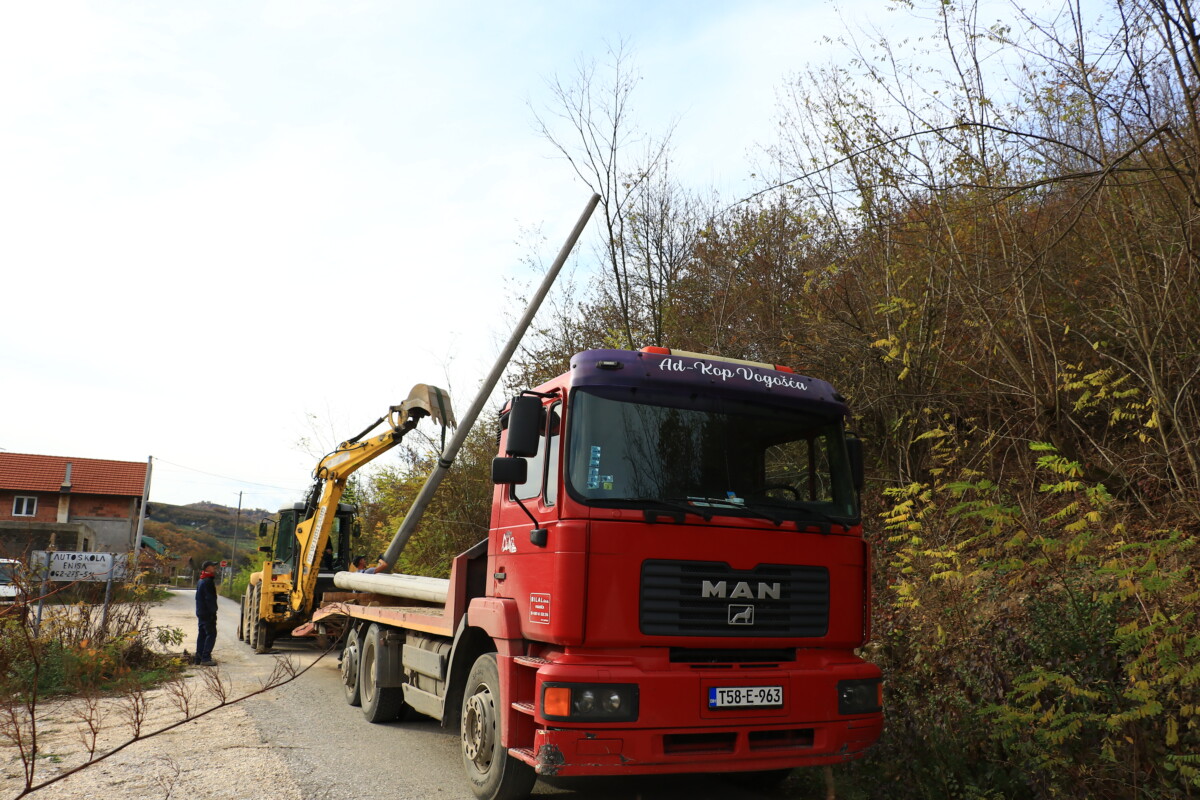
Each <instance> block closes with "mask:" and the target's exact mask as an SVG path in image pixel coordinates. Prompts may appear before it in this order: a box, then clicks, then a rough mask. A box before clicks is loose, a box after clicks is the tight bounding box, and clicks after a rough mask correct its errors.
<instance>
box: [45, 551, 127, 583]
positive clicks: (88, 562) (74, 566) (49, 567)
mask: <svg viewBox="0 0 1200 800" xmlns="http://www.w3.org/2000/svg"><path fill="white" fill-rule="evenodd" d="M47 556H49V559H48V561H47ZM127 561H128V559H127V557H126V556H125V554H123V553H122V554H116V553H72V552H65V551H61V550H60V551H55V552H53V553H46V552H45V551H42V550H38V551H36V552H34V554H33V559H32V561H31V562H30V563H31V564H34V565H37V566H38V567H41V568H42V569H45V570H46V580H48V581H72V582H73V581H107V580H108V578H109V574H110V573H111V574H112V578H113V580H123V579H124V578H125V571H126V565H127Z"/></svg>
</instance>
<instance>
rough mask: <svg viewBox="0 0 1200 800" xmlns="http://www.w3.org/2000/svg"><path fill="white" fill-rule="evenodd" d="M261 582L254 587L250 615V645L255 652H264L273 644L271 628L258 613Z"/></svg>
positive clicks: (260, 598)
mask: <svg viewBox="0 0 1200 800" xmlns="http://www.w3.org/2000/svg"><path fill="white" fill-rule="evenodd" d="M261 601H262V584H261V583H260V584H259V585H258V586H255V587H254V603H253V608H252V610H251V615H250V646H251V647H253V648H254V652H256V653H266V652H269V651H270V649H271V645H272V644H274V638H275V637H273V636H272V635H271V629H270V628H268V627H267V624H266V623H265V622H263V618H262V617H261V616H260V615H259V609H260V608H261V607H262V605H261Z"/></svg>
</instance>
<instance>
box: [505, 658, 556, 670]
mask: <svg viewBox="0 0 1200 800" xmlns="http://www.w3.org/2000/svg"><path fill="white" fill-rule="evenodd" d="M513 661H514V662H516V663H517V664H520V665H521V666H522V667H533V668H534V669H537V668H538V667H542V666H545V665H546V664H553V663H554V662H553V661H547V660H546V659H544V658H538V657H537V656H517V657H516V658H514V659H513Z"/></svg>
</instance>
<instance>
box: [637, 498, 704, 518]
mask: <svg viewBox="0 0 1200 800" xmlns="http://www.w3.org/2000/svg"><path fill="white" fill-rule="evenodd" d="M621 501H622V502H625V503H644V504H646V505H653V506H656V507H658V508H665V509H670V511H671V512H674V513H671V514H670V516H671V517H672V518H673V519H675V521H676V522H680V523H682V522H683V520H684V517H685V516H686V515H687V514H695V515H696V516H697V517H700V518H701V519H702V520H704V521H705V522H708V521H709V520H711V519H712V518H713V515H712V512H711V511H703V510H701V509H698V508H696V507H695V506H692V505H689V504H688V503H684V502H680V501H678V500H665V499H663V498H661V497H623V498H621ZM675 513H678V514H679V516H678V517H676V516H675ZM644 515H645V517H646V522H654V521H656V520H657V518H658V516H657V515H656V514H655V513H654V511H653V509H649V508H647V509H645V512H644Z"/></svg>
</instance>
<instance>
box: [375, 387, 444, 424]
mask: <svg viewBox="0 0 1200 800" xmlns="http://www.w3.org/2000/svg"><path fill="white" fill-rule="evenodd" d="M417 408H419V409H422V410H423V411H425V413H426V414H428V415H429V416H430V417H432V418H433V421H434V422H436V423H438V424H439V425H444V426H447V427H450V428H453V427H455V426H457V424H458V422H457V421H456V420H455V419H454V409H452V408H451V407H450V395H449V394H448V393H447V392H445V391H444V390H442V389H439V388H438V387H436V386H429V385H427V384H424V383H418V384H417V385H416V386H414V387H413V388H412V391H411V392H409V393H408V399H407V400H405V401H404V402H403V403H401V404H400V405H398V406H392V408H391V411H392V413H394V414H398V416H399V418H400V419H401V420H405V419H408V416H409V414H411V413H412V411H413V409H417Z"/></svg>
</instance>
